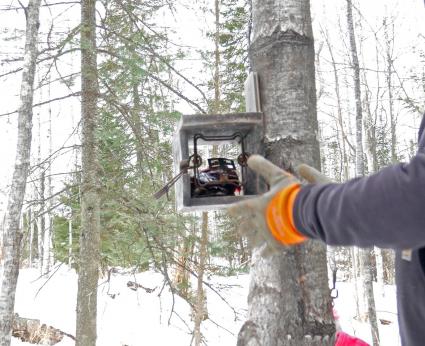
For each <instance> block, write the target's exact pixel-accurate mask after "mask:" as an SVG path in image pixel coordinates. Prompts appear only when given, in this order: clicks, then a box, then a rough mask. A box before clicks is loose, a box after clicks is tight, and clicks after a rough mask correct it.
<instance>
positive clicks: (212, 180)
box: [173, 113, 263, 212]
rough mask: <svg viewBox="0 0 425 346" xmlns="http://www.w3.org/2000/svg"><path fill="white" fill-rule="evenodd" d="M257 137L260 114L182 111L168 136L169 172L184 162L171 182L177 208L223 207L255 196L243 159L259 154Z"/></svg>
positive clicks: (260, 128)
mask: <svg viewBox="0 0 425 346" xmlns="http://www.w3.org/2000/svg"><path fill="white" fill-rule="evenodd" d="M262 138H263V114H262V113H233V114H220V115H218V114H217V115H215V114H213V115H211V114H209V115H199V114H194V115H183V116H182V117H181V119H180V122H179V124H178V126H177V130H176V133H175V134H174V138H173V158H174V171H175V173H176V174H177V173H179V172H180V171H181V168H182V167H188V168H187V171H186V172H185V173H184V174H183V175H182V177H181V178H180V179H179V180H178V181H177V182H176V185H175V192H176V193H175V195H176V205H177V209H178V210H179V211H184V212H189V211H211V210H217V209H223V208H226V207H228V206H229V205H230V204H232V203H235V202H237V201H240V200H243V199H246V198H250V197H252V196H253V195H255V194H256V193H257V186H256V185H257V179H256V175H255V174H254V173H253V172H252V171H251V170H250V169H249V168H248V167H247V166H246V160H247V158H248V156H249V155H250V154H257V153H261V148H262V145H261V144H262ZM235 172H236V173H237V176H236V175H235Z"/></svg>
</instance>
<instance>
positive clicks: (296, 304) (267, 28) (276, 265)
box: [238, 0, 335, 346]
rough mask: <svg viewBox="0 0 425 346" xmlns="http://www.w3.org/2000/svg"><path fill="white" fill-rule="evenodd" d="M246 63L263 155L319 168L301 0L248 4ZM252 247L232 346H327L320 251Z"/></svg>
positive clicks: (317, 247)
mask: <svg viewBox="0 0 425 346" xmlns="http://www.w3.org/2000/svg"><path fill="white" fill-rule="evenodd" d="M252 7H253V38H252V44H251V47H250V59H251V65H252V69H253V71H255V72H257V73H258V75H259V79H260V97H261V102H262V109H263V111H264V115H265V117H266V118H265V126H266V130H265V138H264V141H265V148H264V149H265V156H266V157H267V158H268V159H269V160H271V161H272V162H273V163H275V164H276V165H278V166H280V167H283V168H286V169H290V162H291V163H293V164H298V163H301V162H304V163H307V164H309V165H312V166H314V167H317V168H320V152H319V144H318V141H317V137H318V125H317V117H316V87H315V70H314V40H313V33H312V27H311V15H310V2H309V1H308V0H288V1H285V2H282V1H278V0H273V1H267V2H263V1H260V0H254V1H253V3H252ZM260 252H261V250H259V249H253V254H252V267H251V285H250V292H249V296H248V304H249V309H248V318H247V321H246V322H245V323H244V325H243V326H242V329H241V330H240V332H239V338H238V345H250V346H251V345H268V346H274V345H312V344H315V345H319V344H320V345H333V341H332V336H333V334H334V333H335V326H334V323H333V318H332V313H331V298H330V296H329V287H328V279H327V278H328V275H327V267H326V247H325V246H324V245H323V244H320V243H318V242H307V243H306V244H305V245H301V246H294V247H288V248H287V249H285V250H283V251H282V252H281V253H278V254H273V255H271V256H270V257H267V258H263V257H261V255H260Z"/></svg>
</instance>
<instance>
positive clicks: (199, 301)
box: [194, 212, 208, 346]
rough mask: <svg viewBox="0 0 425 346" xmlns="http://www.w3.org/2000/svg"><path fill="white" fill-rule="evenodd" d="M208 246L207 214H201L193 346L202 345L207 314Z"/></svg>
mask: <svg viewBox="0 0 425 346" xmlns="http://www.w3.org/2000/svg"><path fill="white" fill-rule="evenodd" d="M207 245H208V213H207V212H203V213H202V226H201V240H200V243H199V263H198V273H197V275H198V283H197V290H196V302H195V329H194V337H195V346H200V345H201V343H202V333H201V323H202V321H203V320H205V318H206V315H207V314H208V312H207V311H206V296H205V291H204V287H203V281H204V272H205V262H206V258H207Z"/></svg>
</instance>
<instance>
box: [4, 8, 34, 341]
mask: <svg viewBox="0 0 425 346" xmlns="http://www.w3.org/2000/svg"><path fill="white" fill-rule="evenodd" d="M39 11H40V0H30V2H29V4H28V7H27V8H26V16H27V24H26V39H25V56H24V65H23V72H22V83H21V91H20V103H21V104H20V107H19V112H18V143H17V147H16V159H15V169H14V172H13V178H12V185H11V188H10V193H9V198H8V204H7V210H6V221H5V232H4V235H3V254H4V262H3V275H2V281H1V291H0V345H1V346H8V345H10V338H11V332H12V322H13V310H14V306H15V293H16V284H17V281H18V274H19V256H20V251H19V250H20V244H21V238H22V230H21V229H20V219H21V212H22V204H23V201H24V196H25V188H26V181H27V176H28V170H29V165H30V153H31V135H32V114H33V113H32V104H33V95H34V93H33V86H34V75H35V68H36V59H37V36H38V27H39Z"/></svg>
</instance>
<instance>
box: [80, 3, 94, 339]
mask: <svg viewBox="0 0 425 346" xmlns="http://www.w3.org/2000/svg"><path fill="white" fill-rule="evenodd" d="M95 5H96V0H83V1H82V2H81V29H80V30H81V117H82V188H81V235H80V257H79V275H78V293H77V323H76V339H77V340H76V346H95V345H96V335H97V333H96V315H97V284H98V277H99V272H98V268H99V265H100V264H99V259H100V255H99V252H100V250H99V249H100V213H99V185H100V182H99V174H98V170H99V164H98V154H97V140H96V129H97V126H98V120H97V118H98V111H97V98H98V80H97V62H96V11H95Z"/></svg>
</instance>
